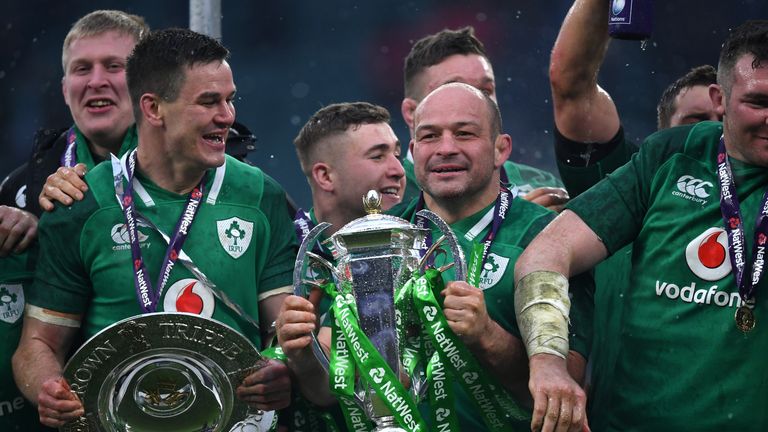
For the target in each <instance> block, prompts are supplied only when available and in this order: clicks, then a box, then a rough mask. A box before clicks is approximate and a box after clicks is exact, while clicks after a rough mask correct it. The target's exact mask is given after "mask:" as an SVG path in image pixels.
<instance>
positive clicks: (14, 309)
mask: <svg viewBox="0 0 768 432" xmlns="http://www.w3.org/2000/svg"><path fill="white" fill-rule="evenodd" d="M23 314H24V287H23V286H22V285H21V284H14V285H5V284H0V321H4V322H7V323H8V324H13V323H15V322H16V321H18V320H19V318H21V315H23Z"/></svg>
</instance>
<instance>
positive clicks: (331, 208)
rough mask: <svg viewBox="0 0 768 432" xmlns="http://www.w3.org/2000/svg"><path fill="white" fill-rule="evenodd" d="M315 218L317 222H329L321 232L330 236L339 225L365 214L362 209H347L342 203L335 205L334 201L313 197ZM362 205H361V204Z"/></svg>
mask: <svg viewBox="0 0 768 432" xmlns="http://www.w3.org/2000/svg"><path fill="white" fill-rule="evenodd" d="M313 203H314V211H315V218H316V219H317V221H318V222H328V223H330V224H331V226H330V227H329V228H327V229H326V230H325V231H324V232H323V234H324V235H326V236H331V235H333V234H334V233H336V231H338V230H340V229H341V227H343V226H344V225H346V224H348V223H349V222H351V221H352V220H354V219H357V218H359V217H362V216H365V214H364V213H362V209H360V210H359V211H357V212H351V211H347V209H346V208H345V207H344V206H343V205H337V204H336V203H335V202H334V201H331V200H324V199H314V200H313ZM361 207H362V205H361Z"/></svg>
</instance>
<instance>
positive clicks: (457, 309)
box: [441, 281, 493, 346]
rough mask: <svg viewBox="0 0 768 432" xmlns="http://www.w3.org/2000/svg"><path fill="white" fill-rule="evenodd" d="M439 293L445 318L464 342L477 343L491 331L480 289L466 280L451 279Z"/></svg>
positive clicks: (491, 322)
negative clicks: (442, 297) (441, 297)
mask: <svg viewBox="0 0 768 432" xmlns="http://www.w3.org/2000/svg"><path fill="white" fill-rule="evenodd" d="M441 294H442V295H443V296H445V301H444V302H443V312H444V313H445V319H446V320H447V321H448V325H449V326H450V327H451V330H453V332H454V333H456V335H457V336H459V337H460V338H461V340H462V341H463V342H464V343H465V344H467V345H468V346H475V345H478V344H479V343H480V340H481V338H482V337H483V336H485V335H488V334H490V333H491V331H490V330H491V326H492V324H493V321H491V318H490V317H489V316H488V310H487V309H486V308H485V298H484V297H483V291H482V290H480V289H479V288H475V287H473V286H471V285H470V284H468V283H466V282H461V281H453V282H449V283H448V285H447V286H446V288H445V289H444V290H443V292H442V293H441Z"/></svg>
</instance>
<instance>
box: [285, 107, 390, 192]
mask: <svg viewBox="0 0 768 432" xmlns="http://www.w3.org/2000/svg"><path fill="white" fill-rule="evenodd" d="M389 120H390V115H389V111H387V109H386V108H384V107H381V106H378V105H374V104H370V103H368V102H345V103H335V104H331V105H328V106H326V107H323V108H320V109H319V110H318V111H317V112H316V113H314V114H313V115H312V117H310V118H309V120H307V123H306V124H305V125H304V127H302V128H301V131H299V135H297V136H296V138H295V139H294V140H293V144H294V145H295V146H296V154H298V156H299V162H300V163H301V170H302V171H304V174H305V175H306V176H307V177H309V176H310V175H311V172H312V165H313V163H314V159H315V158H314V155H315V154H316V152H317V151H318V148H317V144H318V143H319V142H320V141H323V140H327V139H329V138H332V137H334V136H337V135H340V134H343V133H344V132H346V131H347V130H349V129H350V128H355V129H356V128H358V127H360V126H361V125H365V124H377V123H389Z"/></svg>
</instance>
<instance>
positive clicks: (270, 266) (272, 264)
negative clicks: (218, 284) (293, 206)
mask: <svg viewBox="0 0 768 432" xmlns="http://www.w3.org/2000/svg"><path fill="white" fill-rule="evenodd" d="M285 206H286V203H285V191H284V190H283V188H282V187H280V185H279V184H278V183H277V182H276V181H275V180H274V179H272V178H271V177H269V176H268V175H266V174H264V195H263V197H262V200H261V208H262V210H263V211H264V213H265V214H266V216H267V220H268V221H269V226H270V241H269V244H268V245H263V246H262V247H264V248H265V250H266V253H267V261H266V265H265V267H264V271H263V274H262V277H261V280H260V281H259V293H260V294H263V293H265V292H268V291H270V290H273V289H275V288H281V287H284V286H287V285H292V284H293V265H294V262H295V261H296V254H297V253H298V245H297V241H296V232H295V230H294V229H293V221H292V220H291V219H290V217H289V216H288V212H286V211H285Z"/></svg>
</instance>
